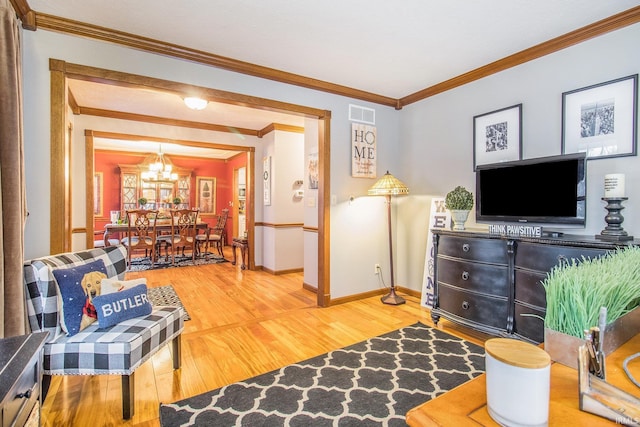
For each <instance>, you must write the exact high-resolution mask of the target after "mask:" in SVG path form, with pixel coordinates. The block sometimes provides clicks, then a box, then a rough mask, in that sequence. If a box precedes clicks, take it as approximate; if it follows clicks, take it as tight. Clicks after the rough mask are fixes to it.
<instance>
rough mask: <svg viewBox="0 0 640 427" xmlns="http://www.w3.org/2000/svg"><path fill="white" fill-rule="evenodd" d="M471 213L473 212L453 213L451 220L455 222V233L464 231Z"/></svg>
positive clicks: (456, 211)
mask: <svg viewBox="0 0 640 427" xmlns="http://www.w3.org/2000/svg"><path fill="white" fill-rule="evenodd" d="M469 212H471V211H466V210H457V209H454V210H452V211H451V219H452V220H453V229H454V230H455V231H463V230H464V223H465V222H467V218H469Z"/></svg>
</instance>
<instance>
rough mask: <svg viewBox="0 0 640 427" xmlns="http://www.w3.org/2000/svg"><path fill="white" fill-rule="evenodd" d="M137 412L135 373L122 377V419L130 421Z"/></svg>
mask: <svg viewBox="0 0 640 427" xmlns="http://www.w3.org/2000/svg"><path fill="white" fill-rule="evenodd" d="M134 410H135V379H134V372H132V373H131V374H130V375H123V376H122V419H125V420H128V419H131V417H132V416H133V412H134Z"/></svg>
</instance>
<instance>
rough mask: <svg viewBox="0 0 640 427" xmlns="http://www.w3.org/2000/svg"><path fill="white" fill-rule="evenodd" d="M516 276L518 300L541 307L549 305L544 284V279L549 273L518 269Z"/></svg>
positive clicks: (516, 296)
mask: <svg viewBox="0 0 640 427" xmlns="http://www.w3.org/2000/svg"><path fill="white" fill-rule="evenodd" d="M515 278H516V287H515V299H516V302H518V301H519V302H524V303H527V304H530V305H535V306H537V307H540V308H544V307H546V306H547V293H546V291H545V290H544V286H542V281H543V280H544V279H546V278H547V273H537V272H534V271H523V270H516V271H515Z"/></svg>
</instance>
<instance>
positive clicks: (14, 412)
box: [2, 359, 40, 426]
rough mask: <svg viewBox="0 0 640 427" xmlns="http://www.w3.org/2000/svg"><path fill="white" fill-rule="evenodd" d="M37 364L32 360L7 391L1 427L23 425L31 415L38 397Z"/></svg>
mask: <svg viewBox="0 0 640 427" xmlns="http://www.w3.org/2000/svg"><path fill="white" fill-rule="evenodd" d="M38 363H39V362H38V361H37V359H36V360H32V361H31V362H30V364H29V366H27V367H25V370H24V371H23V372H22V373H21V374H20V376H19V377H18V378H17V379H16V382H15V384H14V386H13V387H12V388H11V389H10V390H8V391H7V394H6V400H5V401H4V402H3V408H2V426H13V425H23V424H24V423H25V421H26V420H27V418H28V417H29V415H30V414H31V410H32V408H33V407H34V405H35V404H36V403H37V401H38V399H39V396H40V382H39V377H38V374H39V372H38V369H39V365H38Z"/></svg>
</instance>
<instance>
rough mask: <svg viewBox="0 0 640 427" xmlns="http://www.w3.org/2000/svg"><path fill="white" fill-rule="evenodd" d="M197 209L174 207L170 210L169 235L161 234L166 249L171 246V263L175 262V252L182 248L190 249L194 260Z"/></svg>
mask: <svg viewBox="0 0 640 427" xmlns="http://www.w3.org/2000/svg"><path fill="white" fill-rule="evenodd" d="M199 212H200V211H199V209H174V210H171V235H169V236H162V237H161V239H162V240H163V241H165V245H166V247H167V250H168V248H169V247H171V264H172V265H175V263H176V252H177V251H178V250H179V249H182V253H183V254H184V250H185V249H191V261H192V262H194V263H195V261H196V252H197V248H196V235H197V234H198V228H197V226H198V214H199Z"/></svg>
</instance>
